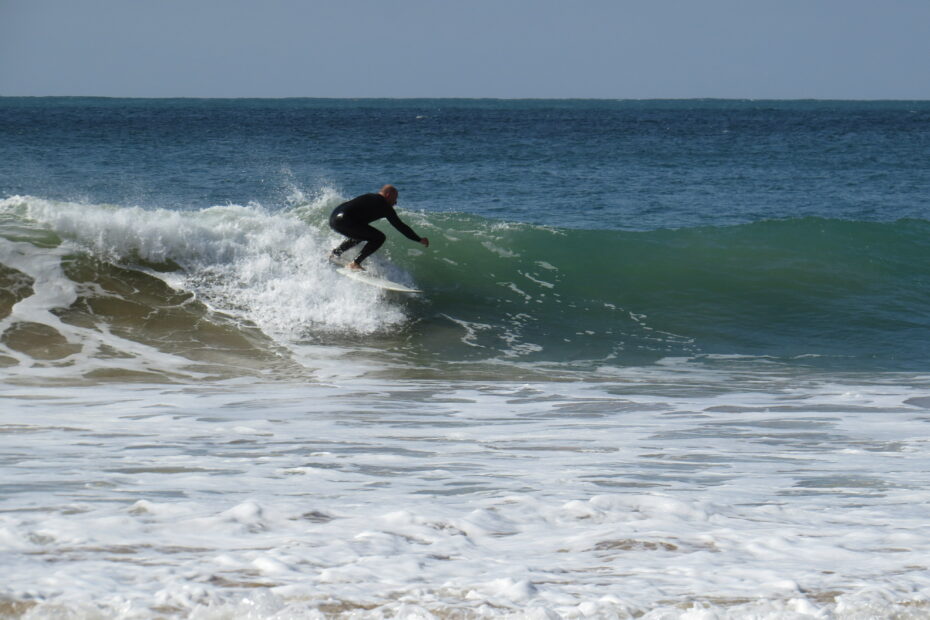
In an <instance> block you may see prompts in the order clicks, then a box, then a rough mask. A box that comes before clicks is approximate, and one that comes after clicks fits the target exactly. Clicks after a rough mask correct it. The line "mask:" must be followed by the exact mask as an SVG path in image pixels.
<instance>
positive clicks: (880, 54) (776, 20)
mask: <svg viewBox="0 0 930 620" xmlns="http://www.w3.org/2000/svg"><path fill="white" fill-rule="evenodd" d="M928 59H930V0H886V1H882V2H880V1H878V0H777V1H776V0H771V1H753V0H653V1H646V0H642V1H636V2H634V1H624V0H614V1H609V0H571V1H569V0H560V1H557V0H535V1H530V0H469V1H459V2H454V1H452V0H249V1H247V0H0V95H104V96H129V97H175V96H183V97H503V98H513V97H556V98H574V97H578V98H620V99H626V98H634V99H638V98H690V97H722V98H757V99H761V98H777V99H794V98H817V99H930V60H928Z"/></svg>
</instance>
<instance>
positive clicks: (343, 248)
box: [333, 239, 362, 256]
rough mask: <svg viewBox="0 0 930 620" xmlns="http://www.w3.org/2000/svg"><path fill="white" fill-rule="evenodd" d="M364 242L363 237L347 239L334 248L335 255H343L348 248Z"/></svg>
mask: <svg viewBox="0 0 930 620" xmlns="http://www.w3.org/2000/svg"><path fill="white" fill-rule="evenodd" d="M361 242H362V239H346V240H345V241H343V242H342V243H340V244H339V247H338V248H336V249H335V250H333V256H341V255H342V253H343V252H345V251H346V250H351V249H352V248H354V247H355V246H357V245H358V244H359V243H361Z"/></svg>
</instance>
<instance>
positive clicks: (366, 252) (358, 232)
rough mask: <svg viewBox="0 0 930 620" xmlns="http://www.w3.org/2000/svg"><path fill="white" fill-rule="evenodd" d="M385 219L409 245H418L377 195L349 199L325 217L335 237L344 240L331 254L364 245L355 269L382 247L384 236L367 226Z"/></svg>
mask: <svg viewBox="0 0 930 620" xmlns="http://www.w3.org/2000/svg"><path fill="white" fill-rule="evenodd" d="M382 217H386V218H387V220H388V221H389V222H390V223H391V225H392V226H394V228H396V229H397V230H399V231H400V232H401V233H403V235H404V236H405V237H407V238H408V239H410V240H412V241H419V240H420V237H419V236H418V235H417V234H416V233H415V232H413V229H412V228H410V227H409V226H407V225H406V224H404V223H403V222H402V221H400V218H399V217H397V213H396V212H395V211H394V207H392V206H391V205H390V204H389V203H388V201H387V199H386V198H385V197H384V196H382V195H381V194H363V195H361V196H359V197H358V198H353V199H352V200H349V201H348V202H344V203H342V204H341V205H339V206H338V207H336V208H335V210H334V211H333V214H332V215H330V216H329V225H330V226H331V227H332V229H333V230H335V231H336V232H337V233H339V234H342V235H345V236H346V237H348V239H346V240H345V241H343V242H342V244H341V245H340V246H339V247H338V248H336V249H335V250H333V254H335V255H336V256H339V255H340V254H342V253H343V252H345V251H346V250H348V249H349V248H352V247H355V246H356V245H358V244H359V243H361V242H362V241H367V242H368V243H366V244H365V247H364V248H362V251H361V253H359V255H358V258H356V259H355V262H356V263H358V264H359V265H360V264H361V263H362V261H363V260H365V259H366V258H368V257H369V256H370V255H371V254H372V253H373V252H375V251H376V250H377V249H378V248H380V247H381V244H382V243H384V239H385V236H384V233H383V232H381V231H380V230H378V229H377V228H375V227H374V226H371V222H374V221H375V220H380V219H381V218H382Z"/></svg>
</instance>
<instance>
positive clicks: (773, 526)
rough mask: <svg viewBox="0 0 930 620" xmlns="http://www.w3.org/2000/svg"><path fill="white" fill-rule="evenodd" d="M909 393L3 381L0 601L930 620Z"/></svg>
mask: <svg viewBox="0 0 930 620" xmlns="http://www.w3.org/2000/svg"><path fill="white" fill-rule="evenodd" d="M657 372H658V371H655V373H654V375H653V376H656V375H657ZM675 376H676V375H670V376H668V377H665V379H666V380H673V379H674V378H675ZM706 378H707V377H705V380H706ZM898 379H899V380H900V379H903V378H902V377H899V378H898ZM899 380H896V381H888V382H880V383H877V382H873V383H871V384H866V383H860V384H851V383H847V382H842V381H835V382H823V383H818V384H813V383H808V384H807V385H805V386H803V387H802V386H797V385H794V386H792V385H791V384H790V383H786V384H785V385H784V386H783V390H782V391H779V390H774V391H770V392H758V391H756V392H751V391H746V392H736V391H731V392H715V393H713V394H710V393H707V392H706V389H705V390H704V391H702V390H701V389H697V388H695V389H694V390H692V392H691V393H683V392H682V391H681V390H680V389H679V390H678V391H677V393H676V395H670V394H664V393H663V392H664V390H665V388H664V385H663V384H660V383H656V384H654V387H655V393H651V392H650V389H647V388H649V384H640V387H639V389H638V390H637V391H635V392H632V393H627V386H626V384H624V383H619V382H618V383H602V384H599V385H598V384H592V383H587V384H585V383H564V384H563V383H553V384H537V383H520V384H508V383H493V384H476V383H452V382H447V383H437V382H422V383H420V382H396V381H395V382H384V383H380V382H371V381H361V380H351V381H346V380H343V381H340V382H339V385H316V386H296V385H293V386H284V385H274V386H270V385H263V384H258V383H248V382H238V383H237V384H214V385H208V386H204V387H203V388H193V387H190V386H189V387H184V388H170V387H157V388H156V387H147V388H141V389H140V388H136V389H130V388H120V387H111V388H108V389H107V390H105V391H104V390H95V389H90V388H85V389H77V388H72V389H62V388H58V389H52V388H35V389H29V390H21V389H16V388H11V387H9V386H0V400H2V401H3V407H4V419H3V424H4V425H3V426H0V438H5V439H4V440H3V441H4V442H5V446H4V450H3V454H4V458H3V459H0V477H2V479H3V480H5V481H7V483H6V488H5V493H4V494H3V496H2V497H0V552H3V553H5V557H6V558H7V559H6V560H5V568H7V571H6V576H5V578H4V580H3V583H2V584H0V599H2V598H3V597H6V598H7V599H10V600H14V601H35V602H36V603H37V605H36V606H35V607H33V608H32V609H31V610H30V612H29V613H30V614H31V615H30V616H29V617H37V618H46V617H54V616H55V615H56V614H58V615H61V614H69V615H70V617H78V618H89V617H100V616H104V617H147V616H150V615H152V614H154V613H156V612H155V611H154V610H156V609H159V608H162V609H163V608H165V606H170V607H172V608H174V609H176V610H178V611H177V613H178V614H179V615H181V616H183V617H204V618H206V617H211V618H213V617H215V618H237V617H255V618H273V617H322V615H321V614H333V613H337V611H334V610H339V612H341V613H344V614H346V615H352V614H354V615H356V616H358V617H389V616H393V615H396V614H408V615H410V617H416V616H417V614H421V615H422V616H423V617H429V616H428V615H425V614H428V613H429V614H435V615H455V614H464V615H474V616H488V617H493V616H501V617H508V616H509V617H592V616H593V617H614V616H616V617H629V616H630V615H637V616H642V617H649V618H704V617H711V618H740V617H749V616H751V617H758V618H784V617H798V618H804V617H810V618H826V617H833V618H856V617H886V616H890V615H899V616H900V617H927V614H928V611H930V606H928V605H930V571H928V569H927V566H926V558H927V557H930V542H928V541H930V535H928V531H927V522H928V521H927V512H926V506H927V505H928V501H927V500H928V499H930V486H928V483H927V479H926V475H925V472H926V471H927V470H928V468H930V462H928V457H927V452H926V450H925V449H924V448H925V446H926V445H927V443H928V441H930V434H928V432H927V430H926V411H925V410H924V409H922V408H920V407H915V406H910V405H907V404H906V402H907V401H908V400H910V399H913V398H917V397H920V396H921V395H923V394H926V389H927V388H926V387H920V386H917V385H915V386H914V387H910V388H908V387H903V386H902V385H901V383H900V381H899ZM908 380H909V381H915V380H916V379H915V378H914V377H909V378H908ZM780 389H781V388H780ZM851 395H852V396H851ZM14 438H15V442H14V441H11V439H14ZM850 448H855V449H853V450H851V449H850Z"/></svg>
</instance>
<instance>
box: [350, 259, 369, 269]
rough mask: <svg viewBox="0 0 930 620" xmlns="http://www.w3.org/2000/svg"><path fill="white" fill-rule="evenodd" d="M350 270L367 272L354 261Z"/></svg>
mask: <svg viewBox="0 0 930 620" xmlns="http://www.w3.org/2000/svg"><path fill="white" fill-rule="evenodd" d="M349 269H351V270H352V271H365V268H364V267H362V266H361V265H359V264H358V263H356V262H355V261H352V262H351V263H349Z"/></svg>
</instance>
